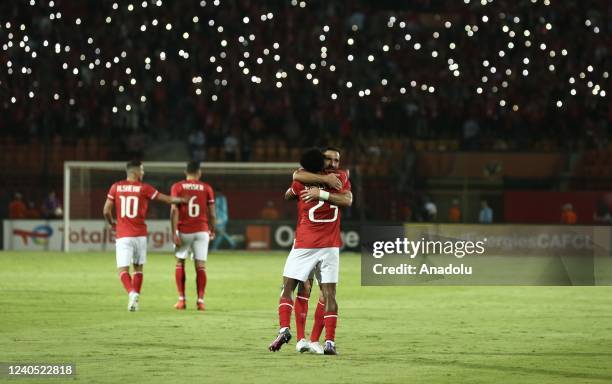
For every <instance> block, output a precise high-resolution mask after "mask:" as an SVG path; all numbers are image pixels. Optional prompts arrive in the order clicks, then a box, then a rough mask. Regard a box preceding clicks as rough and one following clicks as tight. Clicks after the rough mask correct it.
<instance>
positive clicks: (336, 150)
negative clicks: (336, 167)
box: [321, 146, 340, 153]
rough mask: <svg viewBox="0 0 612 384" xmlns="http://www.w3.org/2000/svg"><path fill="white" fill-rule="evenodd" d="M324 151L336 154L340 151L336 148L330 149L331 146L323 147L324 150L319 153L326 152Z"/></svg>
mask: <svg viewBox="0 0 612 384" xmlns="http://www.w3.org/2000/svg"><path fill="white" fill-rule="evenodd" d="M326 151H334V152H338V153H340V150H339V149H338V148H336V147H331V146H329V147H324V148H323V150H322V151H321V152H326Z"/></svg>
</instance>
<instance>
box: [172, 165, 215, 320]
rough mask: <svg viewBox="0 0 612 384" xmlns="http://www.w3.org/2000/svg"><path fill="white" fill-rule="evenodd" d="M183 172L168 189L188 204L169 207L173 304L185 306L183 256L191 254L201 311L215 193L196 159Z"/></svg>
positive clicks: (212, 226)
mask: <svg viewBox="0 0 612 384" xmlns="http://www.w3.org/2000/svg"><path fill="white" fill-rule="evenodd" d="M185 176H186V178H185V180H182V181H179V182H177V183H175V184H174V185H172V188H171V192H170V194H171V195H172V196H174V197H179V196H180V197H183V198H185V199H186V200H187V204H184V205H181V206H174V205H173V206H172V208H171V211H170V222H171V225H172V232H173V233H174V245H175V256H176V268H175V272H174V277H175V280H176V288H177V290H178V294H179V298H178V302H177V303H176V304H175V305H174V307H175V308H176V309H179V310H184V309H185V308H186V304H185V302H186V300H185V259H186V258H187V255H190V254H191V255H192V257H193V258H194V262H195V270H196V287H197V293H198V300H197V309H198V310H199V311H203V310H204V309H205V305H204V292H205V290H206V280H207V276H206V260H207V258H208V243H209V241H210V240H211V239H213V238H214V236H215V224H216V214H215V194H214V192H213V189H212V187H211V186H210V185H209V184H207V183H204V182H202V181H200V178H201V177H202V170H201V168H200V163H199V162H197V161H192V162H190V163H188V164H187V169H186V170H185Z"/></svg>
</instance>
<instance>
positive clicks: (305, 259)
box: [268, 150, 353, 355]
mask: <svg viewBox="0 0 612 384" xmlns="http://www.w3.org/2000/svg"><path fill="white" fill-rule="evenodd" d="M300 163H301V165H302V167H304V169H305V170H306V171H308V172H311V173H320V172H322V171H323V168H324V166H325V158H324V157H323V154H322V153H321V152H320V151H319V150H310V151H307V152H305V153H304V154H303V155H302V158H301V160H300ZM338 176H339V178H340V180H341V182H342V187H341V189H340V190H334V189H332V188H329V187H328V186H326V185H322V184H319V185H317V184H306V185H305V184H303V183H301V182H299V181H294V182H293V183H292V185H291V188H289V190H287V192H286V194H285V198H287V199H289V198H291V197H298V196H299V200H298V221H297V228H296V233H295V242H294V245H293V248H292V250H291V252H290V253H289V256H288V257H287V261H286V263H285V269H284V272H283V290H282V293H281V298H280V303H279V307H278V313H279V322H280V330H279V333H278V336H277V337H276V339H275V340H274V341H273V342H272V343H271V344H270V346H269V347H268V349H269V350H270V351H272V352H276V351H278V350H279V349H280V348H281V346H282V345H283V344H285V343H288V342H289V340H291V332H290V331H289V327H290V322H291V312H292V311H293V297H292V295H293V291H294V289H295V287H296V286H297V284H298V282H300V281H301V282H304V281H306V280H308V277H309V275H310V273H311V271H312V270H313V269H315V267H318V271H319V273H320V279H319V282H320V284H321V289H322V292H323V296H324V298H325V313H324V326H325V339H326V340H325V348H324V353H325V354H330V355H335V354H336V347H335V330H336V322H337V318H338V305H337V303H336V284H337V282H338V268H339V252H340V246H341V239H340V212H339V208H338V207H339V206H342V207H348V206H350V205H351V204H352V201H353V195H352V193H351V190H350V189H351V187H350V182H349V181H348V177H347V175H346V173H340V174H339V175H338Z"/></svg>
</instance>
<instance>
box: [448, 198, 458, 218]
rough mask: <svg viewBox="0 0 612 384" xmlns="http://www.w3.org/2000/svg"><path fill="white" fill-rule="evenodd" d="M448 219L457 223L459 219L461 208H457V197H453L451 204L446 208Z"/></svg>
mask: <svg viewBox="0 0 612 384" xmlns="http://www.w3.org/2000/svg"><path fill="white" fill-rule="evenodd" d="M448 221H450V222H451V223H458V222H460V221H461V208H459V199H453V202H452V206H451V207H450V209H449V210H448Z"/></svg>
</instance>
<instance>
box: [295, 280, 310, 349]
mask: <svg viewBox="0 0 612 384" xmlns="http://www.w3.org/2000/svg"><path fill="white" fill-rule="evenodd" d="M311 289H312V280H311V279H309V280H306V281H304V282H301V281H300V282H298V286H297V293H296V297H295V306H294V308H293V311H294V312H295V329H296V331H297V339H298V342H297V344H296V345H295V350H296V351H298V352H300V353H304V352H306V351H308V345H309V344H310V343H309V342H308V340H306V335H305V334H306V316H307V315H308V300H309V298H310V291H311Z"/></svg>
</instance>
